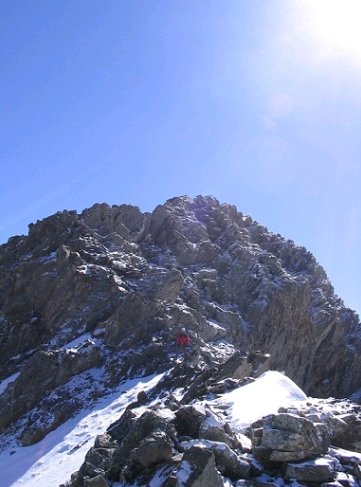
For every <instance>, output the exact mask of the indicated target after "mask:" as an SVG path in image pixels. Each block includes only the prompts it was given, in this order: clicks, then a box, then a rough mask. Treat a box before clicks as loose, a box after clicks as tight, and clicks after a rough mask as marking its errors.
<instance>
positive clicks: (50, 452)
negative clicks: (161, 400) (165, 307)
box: [0, 374, 163, 487]
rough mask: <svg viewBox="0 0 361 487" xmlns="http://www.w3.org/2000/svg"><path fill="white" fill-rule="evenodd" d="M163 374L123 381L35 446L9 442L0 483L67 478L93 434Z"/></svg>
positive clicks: (52, 482)
mask: <svg viewBox="0 0 361 487" xmlns="http://www.w3.org/2000/svg"><path fill="white" fill-rule="evenodd" d="M162 375H163V374H160V375H157V376H152V377H143V378H139V379H131V380H128V381H126V382H125V383H124V384H122V386H121V387H119V388H117V390H115V391H114V392H113V393H112V394H111V395H110V396H108V397H105V398H104V399H102V400H100V401H98V402H97V403H96V404H95V405H94V407H92V408H91V410H88V409H85V410H83V411H81V413H79V414H77V415H76V416H74V418H72V419H70V420H68V421H67V422H66V423H64V424H63V425H61V426H59V428H57V429H56V430H55V431H52V432H50V433H49V434H48V435H47V436H46V437H45V438H44V439H43V440H41V441H39V443H36V444H35V445H31V446H27V447H19V446H17V445H16V444H10V445H8V446H7V448H6V449H5V450H3V451H2V452H1V453H0V472H1V473H0V486H1V487H20V486H24V487H57V486H58V485H60V484H62V483H65V482H66V481H68V480H69V479H70V475H71V474H72V473H73V472H75V471H76V470H78V469H79V467H80V466H81V464H82V463H83V461H84V457H85V454H86V452H87V451H88V450H89V448H90V447H91V446H92V445H93V443H94V440H95V437H96V435H99V434H101V433H103V432H104V431H105V430H106V429H107V427H108V426H109V425H110V424H111V423H112V422H114V421H115V420H116V419H118V418H119V416H120V415H121V414H122V413H123V412H124V410H125V408H126V407H127V405H128V404H130V403H132V402H133V401H135V400H136V398H137V394H138V393H139V392H140V391H147V390H149V389H151V388H152V387H154V386H155V385H156V384H157V382H158V381H159V380H160V379H161V378H162Z"/></svg>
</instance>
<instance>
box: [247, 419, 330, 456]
mask: <svg viewBox="0 0 361 487" xmlns="http://www.w3.org/2000/svg"><path fill="white" fill-rule="evenodd" d="M260 426H261V427H260ZM251 431H252V444H253V446H254V454H255V455H256V456H257V457H258V458H259V459H260V461H262V462H263V463H265V462H268V461H271V462H289V461H294V460H303V459H306V458H310V457H311V456H313V455H317V454H320V453H324V452H326V451H327V448H328V446H329V444H330V439H329V435H328V432H327V429H326V427H325V426H323V425H315V424H314V423H312V421H310V420H309V419H306V418H304V417H300V416H297V415H295V414H289V413H280V414H273V415H269V416H267V417H265V418H263V420H262V421H261V422H257V423H256V424H255V425H253V426H252V429H251Z"/></svg>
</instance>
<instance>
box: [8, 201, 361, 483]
mask: <svg viewBox="0 0 361 487" xmlns="http://www.w3.org/2000/svg"><path fill="white" fill-rule="evenodd" d="M182 328H185V329H186V332H187V333H188V334H189V336H190V337H191V340H192V344H193V345H192V347H191V349H192V353H191V354H189V356H185V357H184V359H183V357H180V355H182V354H183V352H182V351H180V350H179V347H178V348H177V347H176V346H175V337H176V335H177V333H178V332H179V331H180V329H182ZM267 370H273V371H280V372H282V373H283V374H285V376H287V377H288V378H289V379H290V380H292V381H293V382H294V383H295V385H297V386H298V387H299V388H300V389H302V391H304V393H305V394H306V395H307V396H310V397H313V398H319V399H318V400H317V404H316V403H315V402H312V401H316V399H311V398H310V399H308V402H307V401H306V402H305V404H304V405H302V407H301V406H299V407H298V408H296V409H292V407H289V406H288V405H286V404H285V405H284V408H283V409H282V408H281V410H279V411H276V412H275V413H274V414H273V415H271V416H270V415H267V416H265V417H263V418H259V419H257V421H256V422H254V423H252V424H251V425H249V427H248V428H245V429H244V431H243V430H242V431H237V428H236V430H235V429H234V428H233V427H232V425H231V424H230V423H229V422H227V418H226V416H224V415H223V416H222V414H223V413H222V410H221V409H220V410H219V411H215V410H212V408H211V409H209V408H208V409H207V407H208V406H207V401H208V400H211V399H212V400H214V398H217V397H221V396H222V395H223V394H225V393H226V392H227V391H230V390H237V389H238V388H240V389H242V388H244V387H247V386H249V385H250V384H252V383H253V382H257V380H258V377H260V376H262V377H263V375H262V374H264V373H265V372H266V371H267ZM152 374H162V378H161V379H160V380H159V382H158V383H157V385H155V386H154V387H153V388H151V389H150V390H149V391H147V392H145V391H143V394H140V395H139V397H138V398H137V400H136V401H133V403H131V404H129V405H128V407H127V408H126V409H125V410H124V411H123V412H122V414H120V416H119V418H118V419H117V420H116V421H115V422H114V423H112V424H109V425H108V430H107V431H104V432H103V434H102V435H99V436H98V437H97V438H96V439H95V443H94V446H93V447H92V448H91V449H90V450H89V452H88V453H87V454H86V457H85V460H84V463H83V464H82V465H81V466H80V469H79V470H78V471H77V472H74V474H73V476H72V479H71V480H69V485H71V486H72V487H82V486H88V487H105V486H109V485H114V486H115V485H151V486H153V487H155V486H158V485H159V486H161V485H164V486H166V487H173V486H174V487H182V486H184V487H213V486H229V487H230V486H237V487H240V486H243V485H244V486H248V485H249V486H252V485H255V486H259V487H261V486H273V485H282V484H280V480H279V479H280V478H281V479H282V482H284V485H294V486H296V485H324V486H331V485H333V486H335V487H336V486H340V485H346V486H347V485H350V486H353V485H360V484H359V481H360V478H361V467H360V464H361V456H360V454H359V453H358V452H361V414H360V410H359V406H358V404H357V403H356V402H352V401H351V400H350V399H353V400H354V401H356V400H357V399H358V398H359V396H360V394H359V390H360V389H361V324H360V322H359V318H358V316H357V315H356V314H355V312H354V311H352V310H351V309H349V308H347V307H345V305H344V303H343V301H342V300H341V299H340V298H339V297H338V296H336V295H335V293H334V290H333V288H332V285H331V283H330V281H329V279H328V278H327V275H326V273H325V271H324V270H323V269H322V267H321V266H320V265H319V264H318V263H317V262H316V260H315V258H314V257H313V256H312V254H311V253H310V252H308V251H307V250H306V249H305V248H303V247H299V246H297V245H296V244H295V243H294V242H293V241H291V240H286V239H284V238H283V237H282V236H281V235H279V234H274V233H272V232H270V231H269V230H268V229H267V228H266V227H264V226H262V225H260V224H259V223H257V222H256V221H254V220H253V219H252V218H251V217H250V216H247V215H243V214H242V213H241V212H239V211H238V210H237V209H236V208H235V207H234V206H231V205H228V204H221V203H219V202H218V201H217V200H216V199H215V198H213V197H210V196H197V197H195V198H190V197H186V196H183V197H177V198H173V199H171V200H168V201H167V202H166V203H165V204H164V205H160V206H158V207H157V208H155V210H154V211H153V212H152V213H142V212H141V211H140V210H139V209H138V208H137V207H134V206H130V205H120V206H116V205H114V206H109V205H107V204H96V205H94V206H93V207H91V208H89V209H86V210H84V211H83V212H82V213H79V214H78V213H77V212H75V211H63V212H59V213H56V214H55V215H52V216H50V217H48V218H46V219H44V220H42V221H38V222H37V223H35V224H31V225H30V226H29V233H28V236H16V237H12V238H10V239H9V241H8V242H7V243H6V244H4V245H2V246H0V381H2V382H1V383H0V434H1V437H0V449H5V448H7V447H9V445H22V446H23V447H26V446H28V445H32V444H35V443H37V442H39V441H40V440H42V439H43V438H44V437H46V436H47V435H48V434H49V432H51V431H53V430H55V429H57V428H58V427H60V425H62V424H64V423H65V422H66V421H67V420H69V418H72V417H74V415H76V414H77V413H78V412H79V411H81V410H82V409H84V408H86V407H87V408H90V409H91V408H92V407H93V406H94V405H95V404H96V403H97V401H99V400H100V399H101V398H104V397H106V396H107V395H108V394H110V393H111V391H113V390H115V388H117V387H119V385H121V384H122V383H124V381H126V380H129V379H130V378H139V377H146V376H150V375H152ZM180 391H181V392H180ZM330 397H332V398H333V399H329V398H330ZM345 398H348V399H345ZM202 401H203V402H202ZM200 402H202V404H201V406H200V405H199V404H200ZM326 406H327V407H326ZM159 409H161V410H162V411H163V413H160V412H159ZM165 410H166V411H167V413H164V411H165ZM232 428H233V429H232ZM242 442H243V443H242ZM350 451H351V452H353V453H350ZM347 452H348V453H347ZM157 472H158V474H157ZM159 472H160V473H159ZM157 475H158V477H157V479H158V480H157V482H158V483H156V481H155V480H154V478H155V477H154V476H157ZM152 476H153V477H152ZM152 478H153V480H151V479H152ZM277 479H278V480H277ZM151 482H153V483H151ZM227 482H228V483H227ZM292 482H296V483H294V484H292ZM297 482H298V483H297ZM347 482H348V483H347ZM57 485H58V484H57Z"/></svg>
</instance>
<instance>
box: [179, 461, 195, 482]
mask: <svg viewBox="0 0 361 487" xmlns="http://www.w3.org/2000/svg"><path fill="white" fill-rule="evenodd" d="M191 473H192V467H191V465H190V463H188V462H187V461H186V460H183V462H182V463H181V465H180V468H179V470H178V471H177V474H176V475H177V481H178V484H179V486H180V487H182V486H183V485H184V484H185V483H186V482H187V480H188V478H189V476H190V474H191Z"/></svg>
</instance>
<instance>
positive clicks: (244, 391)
mask: <svg viewBox="0 0 361 487" xmlns="http://www.w3.org/2000/svg"><path fill="white" fill-rule="evenodd" d="M306 400H307V396H306V394H305V393H304V392H303V391H302V390H301V389H300V388H299V387H298V386H297V385H296V384H295V383H294V382H293V381H292V380H291V379H289V378H288V377H286V376H285V375H283V374H281V373H280V372H276V371H268V372H265V373H264V374H262V375H261V376H260V377H259V378H258V379H257V380H256V381H255V382H252V383H251V384H247V385H245V386H242V387H239V388H238V389H235V390H233V391H231V392H228V393H225V394H223V396H222V397H221V398H219V399H215V400H213V401H210V402H209V403H208V405H209V406H210V407H211V408H212V409H214V410H216V411H217V410H218V411H220V412H223V415H224V416H226V420H227V422H229V423H231V426H232V427H233V429H234V430H235V431H236V432H240V433H242V432H244V430H245V429H246V428H247V427H248V426H250V425H251V424H252V423H253V422H255V421H257V420H258V419H260V418H262V417H263V416H266V415H267V414H273V413H276V412H277V411H278V409H279V408H280V407H288V406H292V405H293V404H294V403H296V402H303V401H306Z"/></svg>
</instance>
